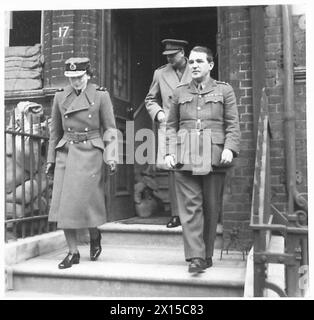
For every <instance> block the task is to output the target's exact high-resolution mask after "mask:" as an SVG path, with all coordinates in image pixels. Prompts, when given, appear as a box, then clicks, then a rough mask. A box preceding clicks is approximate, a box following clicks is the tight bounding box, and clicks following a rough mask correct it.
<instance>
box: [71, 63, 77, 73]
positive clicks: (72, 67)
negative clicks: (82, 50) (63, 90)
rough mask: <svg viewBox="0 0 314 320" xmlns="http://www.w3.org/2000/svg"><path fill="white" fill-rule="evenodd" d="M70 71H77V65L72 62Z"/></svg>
mask: <svg viewBox="0 0 314 320" xmlns="http://www.w3.org/2000/svg"><path fill="white" fill-rule="evenodd" d="M70 70H72V71H74V70H76V65H75V63H73V62H71V64H70Z"/></svg>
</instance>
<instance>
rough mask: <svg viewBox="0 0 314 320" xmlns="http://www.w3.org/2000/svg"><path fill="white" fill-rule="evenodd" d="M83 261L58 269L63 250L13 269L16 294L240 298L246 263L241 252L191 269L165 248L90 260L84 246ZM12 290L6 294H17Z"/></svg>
mask: <svg viewBox="0 0 314 320" xmlns="http://www.w3.org/2000/svg"><path fill="white" fill-rule="evenodd" d="M79 250H80V253H81V262H80V264H78V265H73V266H72V268H69V269H65V270H59V269H58V268H57V264H58V263H59V262H60V261H61V260H62V259H63V258H64V255H65V250H64V249H63V250H58V251H55V252H53V253H50V254H47V255H44V256H40V257H36V258H34V259H31V260H28V261H25V262H23V263H20V264H17V265H14V266H12V267H11V268H10V271H9V274H10V275H11V277H12V280H11V281H10V282H11V283H12V284H13V289H14V291H13V292H15V293H16V294H18V292H19V291H20V292H21V293H22V292H34V293H35V294H38V293H40V292H43V293H45V294H48V293H49V294H64V295H72V296H82V293H84V295H85V296H94V297H96V296H98V297H191V296H195V297H197V296H199V297H218V296H224V297H238V296H242V295H243V288H244V278H245V262H244V261H242V255H241V254H235V255H231V254H229V255H228V256H226V257H224V259H223V260H219V256H220V250H216V251H215V255H214V259H213V262H214V266H213V267H212V268H210V269H207V270H206V271H205V272H204V273H200V274H197V275H192V274H189V273H188V272H187V263H186V262H185V261H184V256H183V251H181V250H177V249H176V248H172V249H171V248H168V247H167V248H165V247H148V246H146V247H136V246H135V247H134V246H130V245H127V246H112V245H105V246H103V253H102V254H101V256H100V257H99V260H97V261H96V262H92V261H90V260H89V247H88V246H80V247H79ZM13 292H12V291H8V296H10V294H11V296H12V295H14V293H13Z"/></svg>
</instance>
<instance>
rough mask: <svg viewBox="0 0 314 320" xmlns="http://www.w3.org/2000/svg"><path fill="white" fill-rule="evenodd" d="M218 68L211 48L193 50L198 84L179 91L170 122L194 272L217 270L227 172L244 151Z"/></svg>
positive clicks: (171, 155) (231, 97)
mask: <svg viewBox="0 0 314 320" xmlns="http://www.w3.org/2000/svg"><path fill="white" fill-rule="evenodd" d="M213 67H214V62H213V55H212V52H211V51H210V50H209V49H208V48H206V47H194V48H193V49H192V50H191V53H190V56H189V68H190V70H191V74H192V81H191V82H190V83H188V84H182V85H179V86H178V87H177V88H176V90H175V91H174V94H173V99H172V105H171V107H170V112H169V116H168V121H167V136H168V137H169V142H168V147H169V149H168V150H167V153H168V154H167V155H166V157H165V162H166V165H167V167H168V168H174V169H175V168H179V167H181V170H177V171H176V172H175V178H176V190H177V197H178V204H179V212H180V219H181V223H182V229H183V241H184V251H185V259H186V261H188V262H190V265H189V272H201V271H203V270H204V269H206V268H209V267H211V266H212V256H213V250H214V242H215V236H216V227H217V221H218V216H219V204H220V203H221V201H222V199H221V197H222V192H221V190H222V188H223V186H224V179H225V174H226V171H227V168H228V167H230V166H231V165H232V160H233V158H234V157H236V156H237V155H238V153H239V143H240V129H239V119H238V110H237V105H236V98H235V94H234V91H233V89H232V87H231V86H230V85H229V84H227V83H224V82H220V81H216V80H214V79H212V78H211V77H210V73H211V70H212V69H213ZM195 137H198V143H195V141H196V140H193V139H195ZM178 138H181V139H178ZM192 141H193V142H192ZM196 146H199V150H197V147H196ZM182 153H185V154H184V155H182ZM196 156H198V157H200V158H201V160H202V161H201V162H202V163H201V167H200V164H199V163H197V162H195V159H196ZM182 159H183V160H182ZM182 162H183V163H182Z"/></svg>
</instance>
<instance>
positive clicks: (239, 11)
mask: <svg viewBox="0 0 314 320" xmlns="http://www.w3.org/2000/svg"><path fill="white" fill-rule="evenodd" d="M221 14H222V20H223V21H222V23H223V25H222V30H221V31H222V33H221V43H222V48H221V55H222V56H221V61H220V66H224V67H223V68H222V70H221V72H220V80H222V81H226V82H228V83H230V84H231V85H232V87H233V89H234V91H235V95H236V97H237V103H238V111H239V119H240V129H241V151H240V154H239V157H238V158H237V159H236V166H235V167H234V168H233V169H232V170H230V172H229V173H228V176H227V181H226V187H225V193H224V217H223V224H224V232H225V234H226V235H228V233H229V232H230V230H231V229H232V227H233V226H238V227H239V228H240V229H241V230H242V232H241V236H242V237H243V238H249V233H250V232H249V230H248V225H249V219H250V210H251V198H252V185H253V175H254V161H255V158H254V157H255V146H254V143H253V139H254V136H253V108H252V74H251V31H250V18H249V10H248V8H245V7H229V8H225V9H223V12H222V13H221Z"/></svg>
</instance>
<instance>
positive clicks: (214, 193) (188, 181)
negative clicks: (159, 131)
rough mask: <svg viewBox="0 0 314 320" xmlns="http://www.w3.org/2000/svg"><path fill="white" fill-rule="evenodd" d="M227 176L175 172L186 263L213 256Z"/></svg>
mask: <svg viewBox="0 0 314 320" xmlns="http://www.w3.org/2000/svg"><path fill="white" fill-rule="evenodd" d="M225 176H226V174H225V172H219V173H218V172H217V173H215V172H211V173H209V174H207V175H192V172H190V171H182V172H180V171H178V172H175V177H176V193H177V198H178V208H179V213H180V220H181V224H182V230H183V243H184V253H185V259H186V261H189V260H190V259H191V258H203V259H205V258H208V257H212V256H213V251H214V243H215V238H216V228H217V222H218V217H219V208H220V204H221V202H222V199H221V197H222V192H221V190H222V189H223V187H224V181H225Z"/></svg>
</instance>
